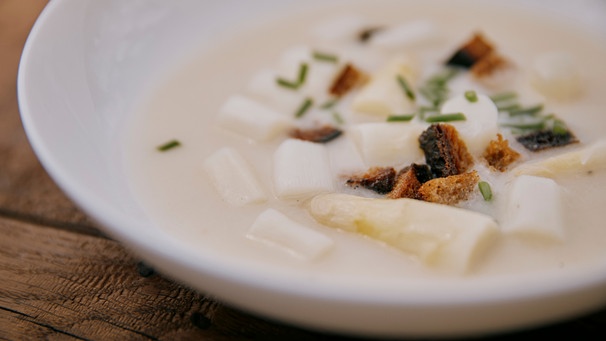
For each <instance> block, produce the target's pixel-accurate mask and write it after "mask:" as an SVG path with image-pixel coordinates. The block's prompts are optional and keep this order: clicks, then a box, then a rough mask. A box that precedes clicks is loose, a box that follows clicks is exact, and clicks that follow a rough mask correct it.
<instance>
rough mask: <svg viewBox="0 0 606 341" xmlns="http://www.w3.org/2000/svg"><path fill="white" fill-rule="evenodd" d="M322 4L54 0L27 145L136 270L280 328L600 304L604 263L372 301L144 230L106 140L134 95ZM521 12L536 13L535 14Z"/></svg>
mask: <svg viewBox="0 0 606 341" xmlns="http://www.w3.org/2000/svg"><path fill="white" fill-rule="evenodd" d="M553 3H554V2H550V3H549V4H550V8H551V9H550V10H549V12H550V15H556V16H560V17H561V18H562V20H575V19H578V18H579V16H581V17H582V18H584V19H583V20H584V22H585V24H587V25H588V26H589V29H592V30H594V31H600V32H602V33H603V32H606V31H605V30H604V22H606V20H604V18H605V15H604V13H603V12H602V13H600V11H599V9H602V10H603V9H604V7H603V6H602V5H601V4H600V3H599V1H585V2H575V3H574V4H575V5H574V6H573V5H568V6H566V2H564V1H558V2H557V3H558V4H559V5H561V6H564V7H558V6H552V4H553ZM578 3H582V4H585V6H577V4H578ZM324 4H325V2H324V1H305V2H301V1H294V0H293V1H282V0H275V1H272V0H264V1H255V2H254V3H253V2H250V1H235V0H233V1H220V2H218V1H215V2H210V1H198V0H175V1H164V0H145V1H137V0H132V1H122V0H105V1H97V0H78V1H73V0H72V1H70V0H53V1H51V2H50V3H49V5H48V7H47V8H46V9H45V10H44V12H43V13H42V15H41V16H40V18H39V20H38V21H37V22H36V24H35V26H34V28H33V30H32V32H31V35H30V37H29V39H28V41H27V44H26V47H25V50H24V53H23V57H22V62H21V65H20V70H19V84H18V92H19V104H20V108H21V114H22V119H23V123H24V126H25V129H26V132H27V135H28V137H29V139H30V142H31V144H32V146H33V148H34V150H35V152H36V154H37V155H38V157H39V159H40V161H41V162H42V164H43V165H44V167H45V169H46V170H47V171H48V173H49V174H50V175H51V176H52V178H53V179H54V180H55V181H56V182H57V183H58V185H59V186H60V187H61V188H62V189H63V190H64V191H65V192H66V193H67V194H68V195H69V197H70V198H72V199H73V200H74V201H75V202H76V203H77V204H78V205H79V206H80V207H81V208H82V209H83V210H84V211H85V212H87V213H88V214H89V215H90V216H92V217H93V218H95V219H96V220H97V221H99V222H100V223H101V225H102V227H103V228H104V229H105V231H106V232H107V233H109V234H110V235H111V236H113V237H115V238H116V239H117V240H119V241H121V242H123V243H124V244H125V245H127V246H128V247H130V248H132V249H133V250H135V251H136V252H137V253H138V254H139V255H140V256H141V257H142V258H143V259H144V260H146V261H147V262H149V263H150V264H151V265H153V266H155V267H156V268H158V269H159V270H160V271H162V272H163V273H166V274H168V275H170V276H173V277H174V278H176V279H178V280H180V281H182V282H184V283H186V284H188V285H190V286H192V287H194V288H196V289H199V290H201V291H203V292H205V293H210V294H212V295H215V296H216V297H218V298H219V299H221V300H224V301H225V302H227V303H229V304H233V305H234V306H237V307H240V308H242V309H245V310H248V311H251V312H254V313H258V314H261V315H264V316H268V317H270V318H274V319H277V320H280V321H285V322H287V323H292V324H295V325H299V326H302V327H308V328H313V329H318V330H326V331H330V332H337V333H347V334H356V335H368V336H461V335H481V334H486V333H494V332H500V331H506V330H512V329H517V328H525V327H530V326H536V325H539V324H544V323H550V322H554V321H557V320H561V319H565V318H570V317H572V316H575V315H577V314H581V313H586V312H589V311H591V310H593V309H596V308H598V307H601V306H604V304H605V303H606V260H604V261H603V262H601V263H598V264H596V265H593V266H591V267H587V268H575V269H570V270H567V271H565V272H559V271H555V272H545V273H536V274H533V275H527V276H520V277H512V278H482V279H478V280H474V281H466V280H456V279H455V280H449V281H448V282H447V283H446V282H444V281H431V280H410V281H406V282H403V283H402V284H401V285H400V287H398V288H397V289H396V288H394V287H393V286H392V287H389V286H388V287H386V289H385V290H377V288H381V283H374V284H373V285H369V286H359V287H358V286H356V285H355V283H350V285H345V286H343V285H340V284H339V283H338V281H335V282H333V281H331V280H330V278H319V279H315V280H313V279H312V280H310V278H309V277H307V274H304V273H298V272H296V271H276V270H275V269H269V268H265V267H263V266H262V265H259V264H257V265H255V264H253V265H252V266H251V264H249V263H246V262H244V261H241V262H239V261H237V260H226V259H223V258H221V257H218V256H217V255H215V254H213V253H212V252H208V251H206V250H199V249H195V248H192V247H189V246H186V245H185V243H183V241H182V240H180V239H179V238H178V237H176V236H175V235H173V234H171V233H169V232H167V230H164V229H161V228H158V227H156V226H155V225H154V224H153V223H152V222H151V221H150V218H149V217H148V216H147V215H146V214H145V212H144V211H143V210H142V209H141V208H140V207H139V204H138V202H137V200H136V198H135V197H134V196H133V194H132V193H131V192H130V190H129V186H128V183H127V177H126V176H125V171H124V168H123V167H124V165H123V162H122V155H121V152H122V151H121V146H120V145H119V144H118V143H117V142H116V141H119V140H120V136H121V134H122V133H123V128H124V122H125V120H126V118H127V117H128V116H129V113H130V112H131V110H133V108H134V106H135V105H136V104H137V103H136V101H137V98H138V96H139V95H140V94H141V93H142V92H144V91H145V90H146V89H147V87H148V85H149V84H153V83H154V81H156V80H157V79H158V78H159V77H161V76H162V73H163V72H164V71H165V70H168V69H170V68H171V66H172V65H174V64H176V63H179V62H180V61H181V60H182V59H183V58H186V57H187V56H188V55H190V54H191V53H194V52H196V51H201V50H204V49H212V47H213V44H214V43H215V42H216V40H215V39H218V38H217V37H220V36H223V34H226V35H227V34H229V32H231V31H232V29H233V30H235V31H237V30H238V29H244V27H253V26H254V25H255V23H259V22H262V21H265V20H273V19H275V18H278V17H280V16H286V15H290V14H292V13H296V12H297V11H303V10H310V9H311V10H313V9H314V8H315V6H323V5H324ZM521 4H522V1H516V2H508V6H516V5H517V6H521ZM524 6H527V7H528V8H529V10H536V9H537V8H542V7H541V6H542V3H541V2H540V1H534V2H524ZM600 6H601V7H600ZM592 8H598V11H592V10H591V9H592ZM250 18H252V20H249V19H250ZM247 25H248V26H247Z"/></svg>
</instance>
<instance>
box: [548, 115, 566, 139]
mask: <svg viewBox="0 0 606 341" xmlns="http://www.w3.org/2000/svg"><path fill="white" fill-rule="evenodd" d="M552 124H553V126H552V127H551V131H553V133H554V134H556V135H566V134H568V127H567V126H566V123H564V121H562V120H560V119H557V118H556V119H554V120H553V123H552Z"/></svg>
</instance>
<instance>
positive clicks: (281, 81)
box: [276, 78, 299, 90]
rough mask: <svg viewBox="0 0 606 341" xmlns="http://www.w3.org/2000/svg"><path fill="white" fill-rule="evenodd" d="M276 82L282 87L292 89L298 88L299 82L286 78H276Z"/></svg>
mask: <svg viewBox="0 0 606 341" xmlns="http://www.w3.org/2000/svg"><path fill="white" fill-rule="evenodd" d="M276 83H278V85H280V86H282V87H285V88H289V89H293V90H296V89H298V88H299V84H297V83H293V82H291V81H287V80H286V79H283V78H277V79H276Z"/></svg>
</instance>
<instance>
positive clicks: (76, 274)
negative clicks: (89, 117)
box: [0, 219, 312, 340]
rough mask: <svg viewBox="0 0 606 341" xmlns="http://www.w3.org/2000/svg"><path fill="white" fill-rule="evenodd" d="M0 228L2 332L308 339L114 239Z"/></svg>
mask: <svg viewBox="0 0 606 341" xmlns="http://www.w3.org/2000/svg"><path fill="white" fill-rule="evenodd" d="M0 235H2V236H3V238H2V239H1V240H0V278H2V285H1V286H0V326H2V328H0V339H21V338H23V337H24V336H27V337H28V338H31V339H46V338H50V337H56V336H60V337H61V338H64V337H65V338H73V339H87V340H148V339H149V340H184V339H191V340H196V339H198V340H199V339H212V340H220V339H228V338H229V339H234V338H241V339H245V338H249V337H252V338H257V337H264V338H265V337H272V338H273V337H279V336H284V337H286V336H289V337H290V336H292V337H298V338H303V337H305V336H309V337H310V339H311V335H312V334H311V333H308V332H305V331H300V330H297V329H294V328H287V327H279V326H278V325H277V324H272V323H270V322H267V321H263V320H262V319H259V318H255V317H252V316H250V315H247V314H244V313H241V312H238V311H236V310H233V309H230V308H227V307H225V306H223V305H221V304H219V303H217V302H216V301H215V300H213V299H211V298H209V297H207V296H205V295H203V294H200V293H197V292H196V291H194V290H191V289H189V288H187V287H185V286H182V285H180V284H178V283H176V282H174V281H171V280H169V279H166V278H164V277H162V276H160V275H158V274H155V273H153V272H152V271H150V270H149V269H148V268H146V267H145V266H142V265H140V263H139V262H138V260H137V259H136V258H133V257H132V255H130V254H129V252H127V251H126V250H125V249H124V248H123V247H122V246H121V245H120V244H118V243H117V242H114V241H111V240H107V239H104V238H98V237H94V236H88V235H82V234H77V233H73V232H70V231H58V230H56V229H48V228H44V227H41V226H36V225H32V224H29V223H23V222H19V221H10V220H7V219H1V220H0Z"/></svg>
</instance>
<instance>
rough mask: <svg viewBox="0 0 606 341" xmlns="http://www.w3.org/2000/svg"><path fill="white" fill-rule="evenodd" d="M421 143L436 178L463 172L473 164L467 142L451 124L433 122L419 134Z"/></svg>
mask: <svg viewBox="0 0 606 341" xmlns="http://www.w3.org/2000/svg"><path fill="white" fill-rule="evenodd" d="M419 144H420V146H421V149H422V150H423V152H424V153H425V161H426V162H427V165H428V166H429V167H431V172H432V173H433V175H434V177H436V178H442V177H447V176H450V175H457V174H461V173H464V172H466V171H467V170H468V169H470V168H471V166H473V157H472V156H471V154H470V153H469V151H468V150H467V146H466V145H465V142H463V140H461V138H460V137H459V133H458V132H457V129H456V128H455V127H454V126H452V125H450V124H443V123H438V124H432V125H431V126H429V127H428V128H427V129H426V130H425V131H424V132H423V133H422V134H421V136H419Z"/></svg>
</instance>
